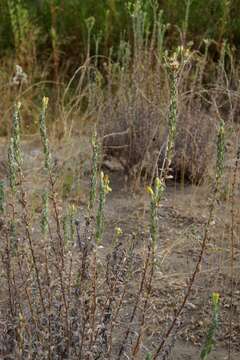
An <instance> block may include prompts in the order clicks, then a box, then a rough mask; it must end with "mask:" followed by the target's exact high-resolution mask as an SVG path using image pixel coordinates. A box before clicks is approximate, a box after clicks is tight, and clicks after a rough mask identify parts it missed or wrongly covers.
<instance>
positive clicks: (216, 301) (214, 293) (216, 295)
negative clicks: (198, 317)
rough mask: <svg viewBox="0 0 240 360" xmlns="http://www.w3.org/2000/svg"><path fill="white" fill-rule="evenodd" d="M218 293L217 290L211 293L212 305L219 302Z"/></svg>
mask: <svg viewBox="0 0 240 360" xmlns="http://www.w3.org/2000/svg"><path fill="white" fill-rule="evenodd" d="M219 298H220V294H219V293H217V292H213V293H212V301H213V304H214V305H217V304H218V303H219Z"/></svg>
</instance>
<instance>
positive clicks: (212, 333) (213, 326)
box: [200, 293, 220, 360]
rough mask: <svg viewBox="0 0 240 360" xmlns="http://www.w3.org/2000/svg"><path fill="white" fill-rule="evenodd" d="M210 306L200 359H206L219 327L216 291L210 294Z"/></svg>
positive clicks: (218, 305) (218, 304) (218, 306)
mask: <svg viewBox="0 0 240 360" xmlns="http://www.w3.org/2000/svg"><path fill="white" fill-rule="evenodd" d="M212 308H213V317H212V323H211V325H210V328H209V330H208V334H207V338H206V342H205V344H204V346H203V349H202V352H201V356H200V357H201V360H206V359H207V357H208V355H209V354H210V353H211V351H212V349H213V346H214V344H215V341H214V336H215V333H216V330H217V329H218V327H219V313H220V299H219V294H218V293H213V294H212Z"/></svg>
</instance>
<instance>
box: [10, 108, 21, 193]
mask: <svg viewBox="0 0 240 360" xmlns="http://www.w3.org/2000/svg"><path fill="white" fill-rule="evenodd" d="M20 107H21V103H18V104H17V105H15V110H14V114H13V123H12V134H11V138H10V144H9V148H8V167H9V181H10V187H11V190H12V192H13V193H15V192H16V184H17V177H18V175H22V154H21V149H20V113H19V111H20Z"/></svg>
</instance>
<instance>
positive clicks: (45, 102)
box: [42, 96, 48, 109]
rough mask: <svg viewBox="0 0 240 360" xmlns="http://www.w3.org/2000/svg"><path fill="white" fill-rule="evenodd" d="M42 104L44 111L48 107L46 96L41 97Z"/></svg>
mask: <svg viewBox="0 0 240 360" xmlns="http://www.w3.org/2000/svg"><path fill="white" fill-rule="evenodd" d="M42 104H43V107H44V109H46V108H47V106H48V97H46V96H44V97H43V99H42Z"/></svg>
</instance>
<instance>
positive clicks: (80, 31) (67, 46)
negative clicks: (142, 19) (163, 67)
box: [0, 0, 240, 66]
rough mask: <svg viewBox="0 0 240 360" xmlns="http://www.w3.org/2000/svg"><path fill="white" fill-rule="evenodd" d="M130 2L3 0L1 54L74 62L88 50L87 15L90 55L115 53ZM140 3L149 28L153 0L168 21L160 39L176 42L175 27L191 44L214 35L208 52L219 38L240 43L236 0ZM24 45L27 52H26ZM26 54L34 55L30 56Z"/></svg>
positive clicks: (128, 29)
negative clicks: (162, 37) (164, 34)
mask: <svg viewBox="0 0 240 360" xmlns="http://www.w3.org/2000/svg"><path fill="white" fill-rule="evenodd" d="M134 3H137V1H132V0H131V1H126V0H120V1H119V0H99V1H97V2H96V1H94V0H88V1H79V0H68V1H64V0H34V1H32V0H17V1H13V0H3V1H1V4H0V53H1V58H3V57H5V56H9V55H14V54H15V55H16V56H21V51H22V52H23V54H22V56H23V55H25V57H24V60H23V61H24V62H25V63H27V62H29V61H33V60H35V61H36V59H40V61H43V60H46V58H48V57H49V56H50V55H52V56H53V57H54V59H55V62H56V61H57V62H59V63H64V65H65V66H66V64H69V63H76V62H78V63H79V62H81V60H82V59H83V58H85V56H86V54H87V51H88V32H89V28H88V26H89V25H88V24H89V21H86V19H91V20H92V21H93V22H94V26H93V29H92V37H91V54H96V52H97V53H99V52H100V53H101V54H103V55H107V56H108V55H109V51H110V49H112V48H113V50H111V51H113V52H115V53H116V51H117V47H118V44H119V41H120V39H124V40H126V41H129V40H130V41H131V40H132V37H133V31H132V20H131V15H130V13H129V7H131V6H132V5H131V4H134ZM142 3H143V4H144V11H146V16H147V21H148V23H149V24H148V25H149V28H148V30H149V31H150V32H151V30H153V29H152V24H153V18H154V15H156V14H154V11H153V4H155V5H157V6H158V8H159V9H161V10H162V16H163V22H164V23H165V24H168V27H167V32H166V39H165V41H166V43H167V44H168V46H171V45H173V44H174V45H176V43H178V42H179V32H180V31H183V32H184V31H185V32H187V41H193V42H194V46H195V48H199V47H201V46H202V45H203V44H202V41H203V39H207V38H210V39H213V40H214V41H215V42H216V43H215V46H214V54H213V55H216V54H218V51H219V49H220V44H221V42H222V41H223V40H227V41H228V42H229V43H230V44H231V46H233V47H235V48H236V49H238V48H239V46H240V26H239V25H240V10H239V9H240V1H239V0H234V1H230V0H209V1H208V3H207V6H206V2H205V1H204V0H189V1H187V0H185V1H179V0H144V1H142ZM188 8H189V11H186V10H187V9H188ZM186 15H187V17H188V19H187V18H186ZM96 42H97V43H98V44H99V46H97V47H99V50H98V49H96ZM29 47H31V52H29V51H27V50H29ZM23 48H25V50H24V49H23ZM24 52H27V54H26V53H24ZM31 55H32V56H33V57H35V59H29V57H30V56H31ZM56 57H57V59H56ZM22 65H24V63H23V64H22ZM55 65H56V64H55Z"/></svg>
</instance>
